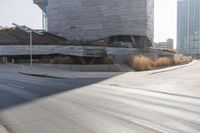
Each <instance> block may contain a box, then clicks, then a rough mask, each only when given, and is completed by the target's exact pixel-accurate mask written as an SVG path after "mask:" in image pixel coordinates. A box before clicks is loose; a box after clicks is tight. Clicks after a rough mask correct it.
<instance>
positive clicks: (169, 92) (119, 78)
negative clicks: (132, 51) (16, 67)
mask: <svg viewBox="0 0 200 133" xmlns="http://www.w3.org/2000/svg"><path fill="white" fill-rule="evenodd" d="M165 70H166V69H165ZM199 79H200V62H195V63H193V64H190V65H188V66H185V67H181V68H173V69H170V70H168V71H162V70H159V73H155V71H153V73H152V71H151V72H149V71H148V72H141V73H135V72H128V73H123V74H117V75H114V76H110V77H109V78H97V79H95V78H90V79H88V78H81V79H76V78H75V79H73V78H71V79H70V78H69V79H56V78H42V77H32V76H27V75H21V74H17V73H14V72H13V73H6V72H1V73H0V120H1V121H2V124H3V125H5V126H6V127H7V129H8V131H10V132H13V133H199V132H200V80H199Z"/></svg>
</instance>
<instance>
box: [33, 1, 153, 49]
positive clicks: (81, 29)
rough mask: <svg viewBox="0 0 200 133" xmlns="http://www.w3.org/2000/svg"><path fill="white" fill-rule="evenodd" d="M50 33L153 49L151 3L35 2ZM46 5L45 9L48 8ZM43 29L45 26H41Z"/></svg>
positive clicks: (70, 37) (74, 38)
mask: <svg viewBox="0 0 200 133" xmlns="http://www.w3.org/2000/svg"><path fill="white" fill-rule="evenodd" d="M34 3H35V4H38V5H39V7H41V9H42V10H43V11H44V14H45V15H44V16H45V17H44V22H45V21H46V22H47V23H44V24H46V25H47V27H48V31H49V32H51V33H56V34H60V35H62V36H64V37H66V38H68V39H72V40H84V41H88V40H89V41H90V40H101V39H105V38H106V40H109V39H110V40H114V41H116V40H117V41H127V40H128V41H130V42H131V43H132V44H133V47H147V46H152V42H153V38H154V34H153V33H154V31H153V29H154V0H48V1H47V0H34ZM47 5H48V6H47ZM44 27H45V26H44Z"/></svg>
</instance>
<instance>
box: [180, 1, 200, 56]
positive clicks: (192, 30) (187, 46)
mask: <svg viewBox="0 0 200 133" xmlns="http://www.w3.org/2000/svg"><path fill="white" fill-rule="evenodd" d="M177 13H178V14H177V52H178V53H180V54H188V55H192V56H193V57H197V56H198V55H199V54H200V50H199V49H200V1H199V0H178V8H177Z"/></svg>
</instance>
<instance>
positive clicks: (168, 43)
mask: <svg viewBox="0 0 200 133" xmlns="http://www.w3.org/2000/svg"><path fill="white" fill-rule="evenodd" d="M155 48H159V49H168V50H173V49H174V40H173V39H167V41H166V42H158V43H155Z"/></svg>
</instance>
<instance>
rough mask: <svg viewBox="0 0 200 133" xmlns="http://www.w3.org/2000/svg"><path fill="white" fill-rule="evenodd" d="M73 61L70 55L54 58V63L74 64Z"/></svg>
mask: <svg viewBox="0 0 200 133" xmlns="http://www.w3.org/2000/svg"><path fill="white" fill-rule="evenodd" d="M72 63H73V60H72V59H71V58H70V57H68V56H66V57H62V56H58V57H55V58H54V60H53V64H72Z"/></svg>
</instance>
